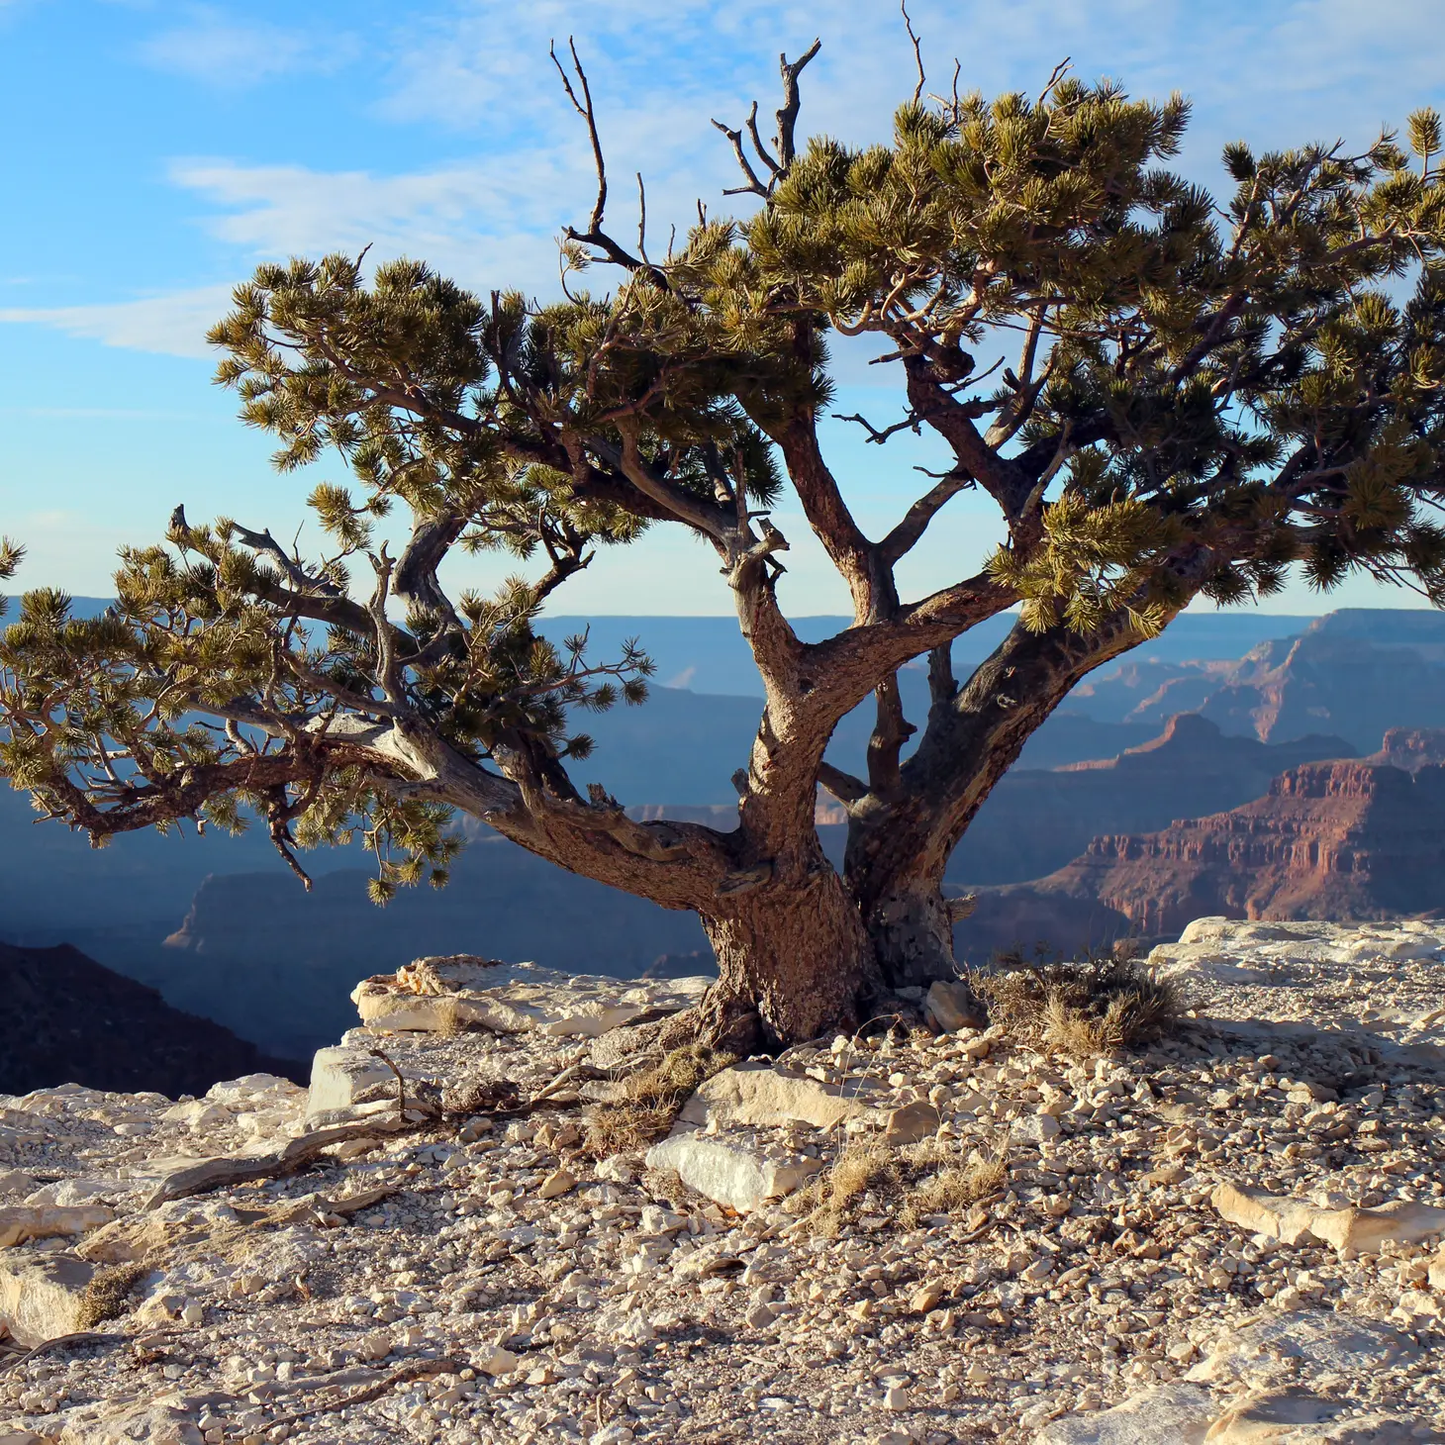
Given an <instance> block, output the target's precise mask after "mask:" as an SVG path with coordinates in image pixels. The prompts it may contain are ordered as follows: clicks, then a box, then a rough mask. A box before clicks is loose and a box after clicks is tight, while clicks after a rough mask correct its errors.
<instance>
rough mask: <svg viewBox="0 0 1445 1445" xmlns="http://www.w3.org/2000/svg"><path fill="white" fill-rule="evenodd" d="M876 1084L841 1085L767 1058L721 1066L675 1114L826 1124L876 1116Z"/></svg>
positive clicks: (724, 1122) (698, 1119)
mask: <svg viewBox="0 0 1445 1445" xmlns="http://www.w3.org/2000/svg"><path fill="white" fill-rule="evenodd" d="M875 1091H876V1090H875V1086H873V1085H866V1086H865V1087H864V1089H863V1090H862V1091H861V1092H862V1093H863V1097H862V1098H860V1097H859V1093H860V1090H859V1088H858V1087H857V1085H850V1086H849V1087H848V1088H847V1089H846V1090H845V1089H843V1088H842V1087H841V1086H839V1085H837V1084H824V1083H820V1082H819V1081H818V1080H817V1079H813V1078H809V1077H808V1075H806V1074H802V1073H799V1072H797V1071H796V1070H793V1069H786V1068H781V1067H778V1066H776V1065H773V1064H769V1063H766V1062H748V1063H745V1064H736V1065H734V1066H733V1067H732V1068H730V1069H723V1070H722V1071H721V1072H719V1073H716V1074H714V1075H713V1076H712V1077H711V1078H710V1079H708V1080H707V1081H706V1082H705V1083H704V1084H703V1085H702V1087H701V1088H699V1089H698V1091H697V1092H696V1093H695V1094H693V1096H692V1097H691V1098H690V1099H688V1101H687V1102H686V1103H685V1104H684V1105H683V1107H682V1111H681V1113H680V1114H679V1115H678V1118H679V1119H680V1120H681V1121H682V1122H683V1123H684V1124H697V1125H709V1124H715V1125H717V1126H718V1127H727V1126H730V1125H740V1126H743V1127H746V1128H760V1129H771V1128H777V1127H778V1126H780V1125H784V1124H792V1123H797V1124H811V1125H812V1126H813V1127H814V1128H815V1129H831V1128H833V1127H835V1126H836V1125H838V1124H841V1123H844V1122H846V1121H847V1120H850V1119H874V1118H881V1116H880V1115H879V1114H878V1112H877V1110H875V1109H871V1108H869V1107H868V1104H867V1102H866V1100H867V1097H868V1095H869V1094H871V1093H873V1092H875Z"/></svg>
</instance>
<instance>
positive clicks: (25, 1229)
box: [0, 1204, 115, 1249]
mask: <svg viewBox="0 0 1445 1445" xmlns="http://www.w3.org/2000/svg"><path fill="white" fill-rule="evenodd" d="M114 1218H115V1211H114V1210H113V1209H107V1208H106V1207H105V1205H103V1204H81V1205H78V1206H75V1207H73V1208H66V1207H64V1206H62V1205H55V1204H37V1205H28V1204H15V1205H10V1206H8V1207H6V1208H4V1209H0V1249H10V1248H12V1247H13V1246H15V1245H17V1244H26V1243H28V1242H29V1241H30V1240H32V1239H61V1238H64V1237H65V1236H66V1235H69V1234H87V1233H89V1231H90V1230H92V1229H99V1228H100V1226H101V1225H102V1224H109V1223H110V1221H111V1220H112V1219H114Z"/></svg>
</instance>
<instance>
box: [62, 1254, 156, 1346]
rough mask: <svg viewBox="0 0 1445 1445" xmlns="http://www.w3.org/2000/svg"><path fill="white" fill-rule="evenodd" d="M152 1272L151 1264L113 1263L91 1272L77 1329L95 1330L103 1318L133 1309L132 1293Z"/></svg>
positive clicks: (109, 1317) (119, 1314)
mask: <svg viewBox="0 0 1445 1445" xmlns="http://www.w3.org/2000/svg"><path fill="white" fill-rule="evenodd" d="M149 1273H150V1266H149V1265H144V1264H139V1263H135V1262H131V1263H128V1264H113V1265H110V1266H108V1267H107V1268H105V1269H98V1270H96V1272H95V1273H94V1274H93V1275H91V1277H90V1283H89V1284H88V1285H86V1287H85V1289H84V1291H83V1292H82V1294H81V1296H80V1314H79V1316H78V1317H77V1322H76V1328H77V1329H79V1330H91V1329H94V1328H95V1327H96V1325H98V1324H100V1323H101V1322H102V1321H103V1320H113V1319H118V1318H119V1317H120V1316H121V1315H123V1314H125V1313H127V1311H129V1309H130V1292H131V1290H133V1289H134V1288H135V1287H136V1285H137V1284H139V1283H140V1281H141V1280H143V1279H144V1278H145V1277H146V1275H148V1274H149Z"/></svg>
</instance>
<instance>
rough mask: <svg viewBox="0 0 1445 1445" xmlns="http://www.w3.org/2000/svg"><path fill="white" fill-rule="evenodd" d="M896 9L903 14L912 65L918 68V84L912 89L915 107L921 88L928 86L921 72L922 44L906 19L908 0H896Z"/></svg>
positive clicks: (925, 77)
mask: <svg viewBox="0 0 1445 1445" xmlns="http://www.w3.org/2000/svg"><path fill="white" fill-rule="evenodd" d="M898 8H899V10H901V11H902V12H903V27H904V29H905V30H907V31H908V38H909V40H910V41H912V43H913V63H914V64H915V65H916V66H917V67H918V84H917V85H915V86H914V87H913V103H914V105H917V104H918V102H919V100H921V99H922V97H923V87H924V86H925V85H927V84H928V77H927V76H926V75H925V74H924V72H923V43H922V42H921V41H920V40H919V38H918V36H917V35H915V34H914V33H913V21H912V20H910V19H909V18H908V0H898Z"/></svg>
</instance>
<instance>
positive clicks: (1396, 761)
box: [1365, 728, 1445, 773]
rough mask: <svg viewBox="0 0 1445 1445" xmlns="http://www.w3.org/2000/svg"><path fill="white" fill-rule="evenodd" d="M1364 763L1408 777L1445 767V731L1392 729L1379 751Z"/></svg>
mask: <svg viewBox="0 0 1445 1445" xmlns="http://www.w3.org/2000/svg"><path fill="white" fill-rule="evenodd" d="M1365 761H1366V762H1370V763H1380V764H1382V765H1385V766H1388V767H1392V768H1403V769H1404V770H1405V771H1406V772H1407V773H1418V772H1419V771H1420V769H1421V768H1427V767H1435V766H1438V765H1440V764H1442V763H1445V728H1391V729H1390V730H1389V731H1388V732H1387V733H1386V734H1385V740H1384V742H1382V743H1381V744H1380V751H1379V752H1377V753H1376V754H1374V756H1373V757H1369V758H1366V759H1365Z"/></svg>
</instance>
